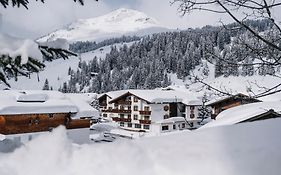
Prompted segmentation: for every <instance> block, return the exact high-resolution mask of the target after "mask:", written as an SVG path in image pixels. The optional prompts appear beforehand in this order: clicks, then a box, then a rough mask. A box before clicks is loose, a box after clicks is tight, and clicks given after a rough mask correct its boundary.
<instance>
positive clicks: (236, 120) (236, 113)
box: [202, 101, 281, 128]
mask: <svg viewBox="0 0 281 175" xmlns="http://www.w3.org/2000/svg"><path fill="white" fill-rule="evenodd" d="M274 118H281V106H280V101H276V102H257V103H252V104H245V105H240V106H236V107H233V108H230V109H228V110H225V111H223V112H221V113H220V114H218V116H217V119H216V120H213V121H212V122H209V123H207V124H206V125H204V126H202V128H209V127H215V126H225V125H233V124H240V123H246V122H255V121H260V120H267V119H274Z"/></svg>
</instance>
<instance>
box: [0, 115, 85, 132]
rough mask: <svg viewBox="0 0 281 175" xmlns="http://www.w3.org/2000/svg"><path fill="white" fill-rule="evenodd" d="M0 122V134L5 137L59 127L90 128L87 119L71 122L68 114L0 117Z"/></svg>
mask: <svg viewBox="0 0 281 175" xmlns="http://www.w3.org/2000/svg"><path fill="white" fill-rule="evenodd" d="M0 121H1V122H0V133H1V134H5V135H8V134H20V133H31V132H42V131H50V130H52V129H53V128H56V127H58V126H60V125H65V126H67V128H69V129H74V128H89V127H90V120H89V119H75V120H74V119H73V120H71V119H70V115H69V114H68V113H56V114H22V115H1V116H0Z"/></svg>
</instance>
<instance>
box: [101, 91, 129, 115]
mask: <svg viewBox="0 0 281 175" xmlns="http://www.w3.org/2000/svg"><path fill="white" fill-rule="evenodd" d="M125 92H127V91H126V90H120V91H111V92H107V93H104V94H101V95H99V96H98V101H99V107H100V110H103V109H107V108H108V105H109V101H110V100H112V99H114V98H116V97H118V96H120V95H122V94H123V93H125ZM104 117H107V116H104Z"/></svg>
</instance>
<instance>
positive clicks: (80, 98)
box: [66, 93, 99, 118]
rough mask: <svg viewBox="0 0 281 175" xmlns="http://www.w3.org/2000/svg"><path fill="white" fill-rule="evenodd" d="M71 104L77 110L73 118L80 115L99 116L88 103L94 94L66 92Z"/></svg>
mask: <svg viewBox="0 0 281 175" xmlns="http://www.w3.org/2000/svg"><path fill="white" fill-rule="evenodd" d="M66 96H67V97H68V98H69V99H70V100H71V102H72V103H73V104H75V105H76V107H77V108H78V112H77V113H76V114H75V115H74V116H73V118H80V117H96V118H98V117H99V111H98V110H96V109H94V108H93V107H92V106H91V105H90V103H91V101H92V99H93V98H95V96H96V94H89V93H82V94H66Z"/></svg>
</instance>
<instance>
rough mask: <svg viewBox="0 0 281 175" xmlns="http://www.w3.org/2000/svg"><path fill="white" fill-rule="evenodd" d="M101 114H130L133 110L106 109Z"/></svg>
mask: <svg viewBox="0 0 281 175" xmlns="http://www.w3.org/2000/svg"><path fill="white" fill-rule="evenodd" d="M101 112H109V113H118V114H130V113H131V110H125V109H104V110H101Z"/></svg>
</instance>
